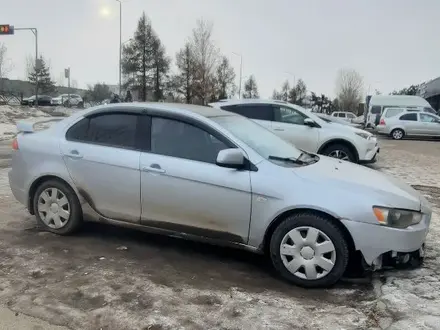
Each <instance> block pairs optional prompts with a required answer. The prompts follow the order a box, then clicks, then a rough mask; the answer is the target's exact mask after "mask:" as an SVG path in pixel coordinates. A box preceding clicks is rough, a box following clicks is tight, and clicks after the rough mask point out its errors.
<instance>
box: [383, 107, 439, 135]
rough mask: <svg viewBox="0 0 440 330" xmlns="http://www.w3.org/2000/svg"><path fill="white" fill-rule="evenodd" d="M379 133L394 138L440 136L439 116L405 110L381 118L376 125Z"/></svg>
mask: <svg viewBox="0 0 440 330" xmlns="http://www.w3.org/2000/svg"><path fill="white" fill-rule="evenodd" d="M376 130H377V132H378V133H379V134H386V135H389V136H391V137H392V138H393V139H395V140H401V139H403V138H404V137H405V136H433V137H438V136H440V117H439V116H437V115H433V114H430V113H426V112H421V111H410V110H406V111H404V112H401V113H400V114H397V115H394V116H392V117H385V118H381V119H380V122H379V125H377V126H376Z"/></svg>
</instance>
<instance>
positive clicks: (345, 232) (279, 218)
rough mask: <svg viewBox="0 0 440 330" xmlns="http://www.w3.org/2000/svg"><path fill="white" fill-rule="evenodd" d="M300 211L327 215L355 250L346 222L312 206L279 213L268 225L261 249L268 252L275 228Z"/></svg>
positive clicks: (350, 247) (350, 248)
mask: <svg viewBox="0 0 440 330" xmlns="http://www.w3.org/2000/svg"><path fill="white" fill-rule="evenodd" d="M299 213H309V214H315V215H319V216H321V217H325V218H326V219H328V220H330V221H331V222H332V223H333V224H334V225H335V226H337V227H338V229H340V230H341V232H342V234H343V235H344V238H345V239H346V241H347V244H348V247H349V250H350V251H353V252H354V251H355V250H356V246H355V243H354V240H353V237H352V236H351V234H350V232H349V231H348V229H347V227H345V226H344V224H343V223H342V222H341V221H340V220H339V219H338V218H336V217H335V216H333V215H331V214H329V213H327V212H324V211H321V210H317V209H311V208H296V209H290V210H286V211H284V212H282V213H281V214H279V215H278V216H277V217H276V218H275V219H273V220H272V222H271V223H270V225H269V226H268V227H267V229H266V232H265V234H264V238H263V244H262V247H261V251H262V252H264V253H265V254H267V253H268V252H269V247H270V240H271V237H272V234H273V233H274V231H275V229H276V228H277V227H278V225H279V224H281V223H282V222H283V221H284V220H285V219H286V218H287V217H289V216H291V215H294V214H299Z"/></svg>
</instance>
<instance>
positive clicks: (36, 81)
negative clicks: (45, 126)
mask: <svg viewBox="0 0 440 330" xmlns="http://www.w3.org/2000/svg"><path fill="white" fill-rule="evenodd" d="M14 30H16V31H17V30H30V31H32V33H33V34H34V36H35V106H36V107H38V72H37V69H38V67H39V63H38V30H37V29H36V28H14Z"/></svg>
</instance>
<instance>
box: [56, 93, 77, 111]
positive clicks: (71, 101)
mask: <svg viewBox="0 0 440 330" xmlns="http://www.w3.org/2000/svg"><path fill="white" fill-rule="evenodd" d="M52 105H63V106H65V107H78V108H82V107H83V106H84V101H83V99H82V97H81V95H78V94H61V95H59V96H57V97H54V98H52Z"/></svg>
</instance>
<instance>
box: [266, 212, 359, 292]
mask: <svg viewBox="0 0 440 330" xmlns="http://www.w3.org/2000/svg"><path fill="white" fill-rule="evenodd" d="M292 237H293V238H292ZM308 240H309V241H308ZM291 243H293V244H291ZM281 250H283V251H285V253H282V252H281ZM326 251H328V252H326ZM349 256H350V253H349V249H348V244H347V241H346V239H345V237H344V234H343V233H342V232H341V230H340V229H339V228H338V227H337V226H336V225H335V224H334V223H333V222H332V221H331V220H329V219H327V218H325V217H323V216H320V215H316V214H313V213H299V214H294V215H291V216H289V217H287V218H286V219H284V221H283V222H281V224H279V225H278V227H277V228H276V229H275V231H274V232H273V234H272V237H271V240H270V257H271V259H272V263H273V265H274V267H275V269H276V270H277V271H278V272H279V274H280V275H281V276H282V277H283V278H284V279H286V280H287V281H289V282H290V283H293V284H295V285H298V286H301V287H305V288H326V287H331V286H333V285H334V284H335V283H336V282H338V281H339V280H340V279H341V277H342V276H343V274H344V273H345V270H346V269H347V265H348V261H349ZM294 260H298V263H293V264H292V262H293V261H294ZM316 263H319V264H320V265H317V264H316ZM288 265H291V266H290V267H292V269H291V270H289V268H288ZM298 266H299V267H298ZM321 266H322V267H321ZM325 268H327V269H325ZM295 269H296V270H295Z"/></svg>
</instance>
